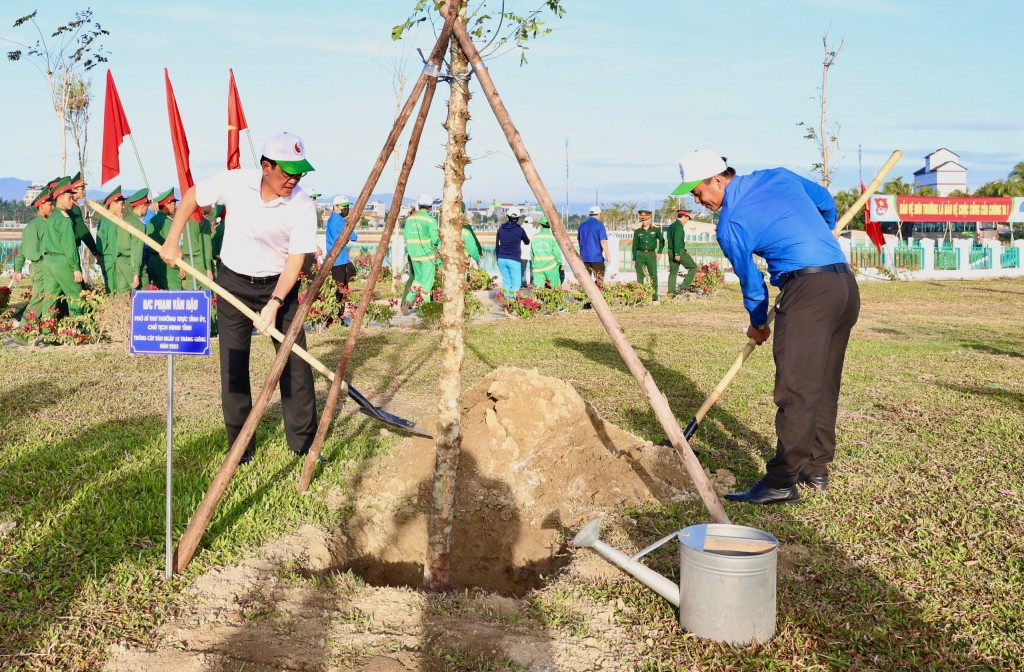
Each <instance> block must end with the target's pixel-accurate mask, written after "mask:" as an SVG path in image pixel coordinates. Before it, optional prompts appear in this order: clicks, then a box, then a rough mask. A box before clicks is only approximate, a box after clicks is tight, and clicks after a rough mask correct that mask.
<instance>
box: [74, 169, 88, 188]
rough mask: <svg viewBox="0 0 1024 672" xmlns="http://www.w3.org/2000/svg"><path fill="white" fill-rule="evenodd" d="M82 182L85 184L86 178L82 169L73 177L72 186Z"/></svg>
mask: <svg viewBox="0 0 1024 672" xmlns="http://www.w3.org/2000/svg"><path fill="white" fill-rule="evenodd" d="M80 184H85V178H83V177H82V171H78V172H77V173H75V174H74V176H73V177H72V178H71V186H72V187H77V186H78V185H80Z"/></svg>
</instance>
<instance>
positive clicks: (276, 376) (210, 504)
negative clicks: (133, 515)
mask: <svg viewBox="0 0 1024 672" xmlns="http://www.w3.org/2000/svg"><path fill="white" fill-rule="evenodd" d="M451 23H452V21H451V20H449V21H447V22H446V23H445V28H444V30H442V31H441V35H440V36H439V37H438V40H437V43H436V44H435V45H434V49H433V51H431V57H432V58H431V61H430V62H431V63H435V62H436V63H439V62H440V57H438V60H437V61H434V60H433V56H434V54H435V53H443V51H444V46H445V45H446V44H447V43H448V40H449V39H450V37H451ZM426 77H427V73H425V72H424V73H423V74H421V75H420V77H419V79H418V80H417V81H416V86H415V87H414V88H413V91H412V93H411V94H410V95H409V100H408V101H407V102H406V104H405V107H404V108H402V112H401V114H400V115H399V116H398V119H396V120H395V123H394V125H393V126H392V128H391V133H390V135H388V138H387V140H386V141H385V143H384V147H383V148H382V149H381V152H380V155H379V156H378V157H377V161H376V163H374V165H373V168H372V169H371V171H370V176H369V177H368V178H367V180H366V184H365V185H364V186H363V190H362V191H361V192H360V193H359V198H357V199H356V203H355V207H354V208H353V211H354V212H355V213H357V214H356V216H355V217H353V218H352V220H351V221H350V222H348V223H347V224H346V226H345V229H344V231H342V233H341V235H340V236H339V237H338V241H337V242H336V243H335V245H334V248H333V249H331V251H330V252H329V253H328V255H327V258H326V259H325V260H324V264H323V266H322V267H321V268H320V271H319V272H318V273H317V274H316V277H315V278H313V281H312V282H311V283H310V285H309V289H308V290H306V294H305V295H304V296H303V299H302V302H301V303H300V304H299V307H298V310H296V312H295V317H294V318H293V319H292V324H291V327H290V328H289V329H288V333H287V334H285V338H284V341H283V342H282V347H281V348H280V349H279V350H278V353H277V357H276V358H275V359H274V363H273V365H272V366H271V369H270V373H268V374H267V378H266V380H264V382H263V387H262V389H261V390H260V393H259V396H257V397H256V400H255V401H254V402H253V405H252V410H251V411H250V412H249V417H248V418H246V420H245V424H244V425H242V430H241V431H240V432H239V434H238V438H236V439H235V442H234V444H233V445H232V446H231V450H230V451H228V456H227V458H225V460H224V464H223V465H221V468H220V471H218V472H217V475H216V476H215V477H214V479H213V481H212V482H211V483H210V487H209V488H208V489H207V491H206V494H205V495H204V496H203V501H202V502H200V503H199V507H198V508H197V509H196V512H195V513H194V514H193V515H192V521H191V522H190V523H189V525H188V528H187V529H186V530H185V533H184V534H182V535H181V540H180V541H179V542H178V548H177V550H176V551H175V558H174V569H175V571H176V572H181V571H183V570H184V569H185V568H186V567H188V563H189V562H190V561H191V560H192V556H193V554H194V553H195V551H196V548H197V547H198V546H199V540H200V539H201V538H202V536H203V533H204V532H205V531H206V528H207V526H209V524H210V520H212V519H213V514H214V512H215V511H216V510H217V504H218V503H219V502H220V499H221V497H223V496H224V491H225V490H227V487H228V483H229V482H230V481H231V476H232V475H233V474H234V473H235V467H236V466H237V465H238V460H239V459H240V458H241V457H242V453H244V452H245V448H246V447H247V446H248V444H249V441H250V439H252V437H253V435H254V434H255V433H256V428H257V426H258V425H259V423H260V419H261V418H262V417H263V414H264V413H265V412H266V410H267V406H268V405H269V404H270V398H271V396H273V394H274V389H275V388H276V387H277V382H278V381H279V380H280V379H281V374H282V373H283V372H284V366H285V364H286V363H287V362H288V357H289V356H290V353H291V349H292V346H293V345H295V341H296V339H297V338H298V336H299V333H300V332H301V331H302V330H303V325H304V323H305V321H306V315H307V314H308V313H309V307H310V306H311V305H312V304H313V301H314V300H315V299H316V297H317V296H318V295H319V293H320V288H321V287H323V284H324V281H326V280H327V276H328V274H330V272H331V266H333V265H334V262H335V260H337V258H338V255H339V254H341V248H342V247H343V246H344V243H345V241H347V240H348V238H349V236H351V234H352V230H353V229H355V226H356V224H357V223H358V221H359V214H361V213H362V212H363V209H364V208H365V207H366V203H367V201H369V200H370V194H371V193H373V189H374V187H376V186H377V181H378V180H379V179H380V175H381V173H383V172H384V166H385V164H386V163H387V160H388V157H389V156H391V152H392V151H394V149H395V145H396V144H397V142H398V137H399V136H400V135H401V133H402V130H403V129H404V128H405V124H406V122H408V121H409V116H410V115H411V114H412V108H413V106H414V105H415V103H416V100H417V99H418V98H419V96H420V93H422V91H423V87H424V86H425V85H426Z"/></svg>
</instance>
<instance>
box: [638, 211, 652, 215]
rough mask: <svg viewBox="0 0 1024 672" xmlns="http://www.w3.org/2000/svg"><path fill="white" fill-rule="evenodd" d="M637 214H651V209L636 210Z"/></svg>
mask: <svg viewBox="0 0 1024 672" xmlns="http://www.w3.org/2000/svg"><path fill="white" fill-rule="evenodd" d="M637 214H638V215H649V214H651V211H650V210H637Z"/></svg>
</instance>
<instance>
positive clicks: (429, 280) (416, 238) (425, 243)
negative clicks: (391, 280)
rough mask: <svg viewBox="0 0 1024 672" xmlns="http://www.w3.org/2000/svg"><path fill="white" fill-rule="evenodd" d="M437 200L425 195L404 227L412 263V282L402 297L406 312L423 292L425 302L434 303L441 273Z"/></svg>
mask: <svg viewBox="0 0 1024 672" xmlns="http://www.w3.org/2000/svg"><path fill="white" fill-rule="evenodd" d="M433 203H434V199H433V198H431V197H430V196H428V195H426V194H423V195H421V196H420V198H419V203H418V205H419V208H418V209H417V210H416V212H414V213H413V214H411V215H409V216H408V217H407V218H406V219H405V226H403V227H402V238H404V239H405V251H406V253H407V254H408V255H409V261H410V262H411V263H412V268H411V272H410V274H409V281H408V282H406V283H405V294H404V295H403V298H402V304H401V309H402V311H403V312H405V311H408V310H409V309H410V308H412V304H413V302H414V301H415V300H416V295H417V294H418V293H419V292H421V291H422V293H423V301H424V302H428V301H430V294H431V292H432V291H433V289H434V277H435V275H436V274H437V266H436V263H435V262H436V259H437V250H436V248H437V247H438V246H439V245H440V244H441V238H440V236H439V235H438V225H437V220H436V219H434V218H433V216H431V214H430V207H431V206H432V205H433Z"/></svg>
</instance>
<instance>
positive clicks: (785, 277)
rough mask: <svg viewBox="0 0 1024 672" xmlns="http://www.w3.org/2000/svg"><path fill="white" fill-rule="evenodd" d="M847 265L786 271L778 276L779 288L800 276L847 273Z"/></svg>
mask: <svg viewBox="0 0 1024 672" xmlns="http://www.w3.org/2000/svg"><path fill="white" fill-rule="evenodd" d="M849 272H850V265H849V264H829V265H828V266H808V267H807V268H799V269H797V270H795V271H786V272H785V273H783V274H782V275H780V276H779V283H780V284H779V286H780V287H781V286H782V285H785V284H786V283H787V282H789V281H790V280H792V279H793V278H799V277H800V276H801V275H812V274H814V273H849Z"/></svg>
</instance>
